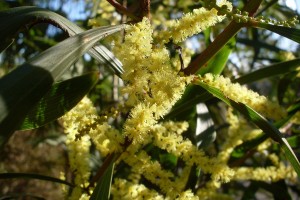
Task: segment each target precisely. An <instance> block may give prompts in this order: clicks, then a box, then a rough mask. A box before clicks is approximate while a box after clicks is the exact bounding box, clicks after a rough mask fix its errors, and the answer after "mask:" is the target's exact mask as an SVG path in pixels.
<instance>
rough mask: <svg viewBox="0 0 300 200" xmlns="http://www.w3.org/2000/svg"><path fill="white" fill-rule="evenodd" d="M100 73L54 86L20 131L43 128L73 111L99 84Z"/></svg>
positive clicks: (37, 105) (32, 111) (93, 73)
mask: <svg viewBox="0 0 300 200" xmlns="http://www.w3.org/2000/svg"><path fill="white" fill-rule="evenodd" d="M97 80H98V72H90V73H88V74H85V75H82V76H79V77H75V78H72V79H69V80H66V81H62V82H59V83H56V84H54V85H53V86H52V87H51V89H50V90H49V91H48V92H47V93H46V95H45V96H44V97H43V98H42V99H41V100H40V101H39V102H38V103H37V104H36V105H35V107H34V108H33V109H31V110H30V112H29V113H28V114H27V116H26V118H25V120H24V121H23V124H22V125H21V127H20V128H19V130H28V129H34V128H38V127H41V126H43V125H45V124H47V123H49V122H52V121H54V120H56V119H57V118H59V117H61V116H63V115H64V114H65V113H66V112H68V111H69V110H71V109H72V108H73V107H74V106H75V105H76V104H77V103H78V102H79V101H80V100H81V99H82V98H83V97H84V96H85V95H86V94H87V93H88V92H89V91H90V90H91V89H92V87H93V86H94V85H95V84H96V83H97Z"/></svg>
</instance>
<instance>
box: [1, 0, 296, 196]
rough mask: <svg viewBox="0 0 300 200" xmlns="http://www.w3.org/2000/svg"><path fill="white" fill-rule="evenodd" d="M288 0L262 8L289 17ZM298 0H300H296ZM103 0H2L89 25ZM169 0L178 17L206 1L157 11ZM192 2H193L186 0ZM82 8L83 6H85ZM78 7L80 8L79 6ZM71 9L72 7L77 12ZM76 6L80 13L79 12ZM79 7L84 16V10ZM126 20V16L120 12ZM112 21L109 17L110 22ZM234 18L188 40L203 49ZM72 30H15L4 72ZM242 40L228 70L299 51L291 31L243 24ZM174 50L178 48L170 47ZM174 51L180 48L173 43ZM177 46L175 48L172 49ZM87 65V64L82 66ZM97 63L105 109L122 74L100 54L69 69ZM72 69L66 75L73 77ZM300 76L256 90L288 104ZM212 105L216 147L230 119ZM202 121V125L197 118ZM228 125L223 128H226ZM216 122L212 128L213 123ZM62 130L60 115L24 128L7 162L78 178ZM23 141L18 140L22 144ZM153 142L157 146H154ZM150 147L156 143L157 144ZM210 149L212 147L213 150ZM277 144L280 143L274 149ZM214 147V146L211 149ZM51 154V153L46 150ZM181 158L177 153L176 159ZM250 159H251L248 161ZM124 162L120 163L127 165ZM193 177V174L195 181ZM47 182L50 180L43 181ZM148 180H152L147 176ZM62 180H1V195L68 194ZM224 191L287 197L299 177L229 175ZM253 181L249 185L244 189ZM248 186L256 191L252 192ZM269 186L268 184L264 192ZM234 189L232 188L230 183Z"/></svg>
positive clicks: (6, 166) (98, 92) (10, 167)
mask: <svg viewBox="0 0 300 200" xmlns="http://www.w3.org/2000/svg"><path fill="white" fill-rule="evenodd" d="M245 2H246V1H244V0H236V1H233V4H234V5H235V6H236V7H238V8H242V7H243V5H244V4H245ZM287 2H288V1H276V0H275V1H274V0H269V1H264V2H263V4H262V9H261V12H260V13H258V14H260V15H263V16H265V17H266V18H276V19H277V20H287V19H289V18H292V17H293V16H294V15H298V16H299V10H300V8H299V7H298V12H297V11H296V10H295V9H294V8H291V7H289V6H287V4H286V3H287ZM291 2H292V1H291ZM294 2H296V3H297V4H298V6H299V2H297V1H294ZM98 3H99V1H89V0H86V1H83V0H78V1H76V0H65V1H43V0H40V1H39V0H32V1H30V0H25V1H21V0H19V1H12V0H10V1H8V0H7V1H1V2H0V10H3V9H6V8H12V7H17V6H25V5H36V6H39V7H44V8H47V9H50V10H53V11H55V12H57V13H59V14H60V15H62V16H65V17H67V18H69V19H72V20H74V21H76V23H77V24H78V25H79V26H81V27H84V28H86V29H88V28H90V27H89V26H88V20H89V19H90V18H93V17H97V16H98V17H100V18H101V13H98V12H97V10H98V9H99V8H98V7H97V5H98ZM127 3H128V6H129V7H130V6H132V7H133V6H134V5H135V4H136V1H134V0H128V1H127ZM161 4H163V5H166V6H165V9H164V10H163V11H162V12H161V13H160V14H161V15H164V16H165V17H166V18H178V17H180V16H181V15H182V13H183V12H190V11H191V10H192V9H194V8H196V7H199V4H200V3H199V2H197V1H195V2H194V4H190V1H184V0H179V1H171V0H170V1H167V0H165V1H155V0H153V1H152V4H151V10H153V11H155V10H156V9H157V8H158V6H159V5H161ZM186 4H188V5H189V6H186ZM79 8H82V9H79ZM74 10H75V11H74ZM70 11H72V12H70ZM76 11H77V13H76ZM79 15H80V17H78V16H79ZM120 20H121V19H120ZM106 23H107V22H106ZM226 23H227V22H224V23H222V24H219V25H217V26H215V27H213V28H211V30H210V31H206V32H204V33H201V34H199V35H196V36H193V37H192V38H190V39H189V40H188V41H187V43H186V44H185V45H184V46H183V48H186V47H190V48H192V49H193V50H195V51H196V52H201V51H202V50H203V49H205V47H206V45H207V44H208V43H209V42H210V41H211V39H213V38H214V37H215V36H216V35H217V33H219V32H220V31H221V30H222V29H223V28H224V27H225V24H226ZM66 37H67V34H66V33H64V32H63V31H61V30H59V29H58V28H57V27H54V26H52V25H48V24H38V25H36V26H34V27H28V30H26V31H22V32H21V33H19V35H18V37H16V38H17V39H16V41H15V42H14V43H12V44H11V45H10V46H9V47H8V48H7V49H6V50H5V51H4V52H3V53H1V54H0V63H1V64H0V66H1V67H0V75H4V74H5V73H7V72H9V71H11V70H12V69H14V68H15V67H16V66H18V65H20V64H22V63H23V62H24V61H25V60H28V59H29V58H31V57H33V56H34V55H37V54H38V53H39V52H42V51H43V50H45V49H47V48H49V47H51V46H53V45H54V44H56V43H58V42H59V41H62V40H63V39H65V38H66ZM235 40H236V41H235V42H236V45H233V46H232V48H233V49H232V50H233V52H232V54H231V56H230V59H229V60H228V63H227V65H228V67H227V68H225V71H224V72H223V73H224V74H225V75H226V76H228V77H231V78H237V77H239V76H240V75H243V74H247V73H249V72H251V71H254V70H257V69H260V68H263V67H264V66H266V65H269V64H271V63H275V62H280V61H285V60H286V59H287V56H288V55H291V54H290V53H292V54H293V55H294V56H295V57H299V56H300V55H299V49H300V46H299V45H298V44H296V43H294V42H292V41H290V40H288V39H283V38H282V37H280V36H279V35H277V34H274V33H272V32H270V31H266V30H262V29H253V28H244V29H242V31H240V32H239V34H238V35H237V36H236V38H235ZM171 51H172V50H171ZM173 51H174V50H173ZM173 54H175V51H174V52H173ZM83 66H84V67H83ZM91 69H97V70H100V72H101V78H100V79H99V81H98V83H97V85H96V87H95V88H94V89H93V90H92V91H91V92H90V94H89V96H90V97H91V99H92V100H93V101H94V103H95V105H96V106H98V108H101V110H105V109H107V108H109V107H110V106H111V105H114V104H115V103H116V101H118V95H117V93H116V92H114V91H116V88H117V87H118V85H119V83H118V79H117V78H116V77H114V76H113V75H111V74H110V73H109V72H107V71H106V70H104V68H103V66H100V65H99V64H98V63H97V62H95V61H94V60H93V59H91V58H90V56H88V55H85V56H83V57H82V58H80V59H79V60H78V61H77V63H76V64H74V66H73V67H72V68H71V69H70V71H69V72H68V73H67V75H66V77H73V76H76V75H78V74H81V73H82V72H83V71H90V70H91ZM66 77H65V78H66ZM299 83H300V81H299V77H297V76H296V74H287V75H285V76H282V77H281V78H280V79H278V78H276V79H275V78H271V79H268V80H262V81H259V82H256V83H254V84H251V85H250V87H251V88H252V89H254V90H255V91H259V92H260V93H261V94H265V95H266V96H268V97H269V98H271V99H278V101H279V102H280V103H282V104H283V105H288V104H289V103H291V102H294V101H296V100H297V99H299V96H300V90H299ZM209 105H211V106H209V108H210V109H209V112H210V114H211V116H213V119H212V120H213V122H214V124H215V126H216V127H221V128H220V129H217V130H214V129H212V130H211V132H213V131H216V132H217V135H218V136H220V137H217V139H216V140H215V141H214V146H215V148H216V149H217V148H218V144H219V143H221V142H222V136H221V135H222V134H221V133H222V131H224V127H225V128H226V121H225V120H224V118H222V115H220V114H219V113H220V109H219V108H220V107H221V106H222V105H220V104H219V103H217V104H216V102H214V101H212V102H209ZM195 126H196V125H195ZM222 127H223V128H222ZM299 128H300V127H299V126H296V125H294V126H293V127H290V129H289V130H287V132H288V133H289V134H290V135H296V136H298V135H299V134H300V129H299ZM208 130H209V129H208ZM63 137H64V136H63V134H62V128H61V125H60V124H59V123H58V122H53V123H51V124H49V125H47V126H45V127H43V128H40V129H38V130H35V131H33V133H32V132H18V133H17V134H15V135H14V137H12V138H11V139H10V142H9V144H8V145H6V148H5V151H4V153H3V155H4V156H1V163H0V169H1V171H3V172H28V173H29V172H35V173H40V174H46V175H49V176H53V177H59V176H60V174H59V172H60V171H64V172H65V173H66V174H67V175H68V178H69V179H70V180H72V174H71V172H70V171H69V169H68V165H67V160H68V158H67V156H66V149H65V147H64V144H63ZM186 137H189V138H191V139H192V141H194V142H195V143H197V142H199V140H200V139H199V137H196V136H195V135H186ZM295 143H296V144H295V145H294V146H293V147H294V150H295V152H296V154H297V155H299V153H300V151H299V139H297V140H296V142H295ZM16 144H18V145H16ZM149 148H150V147H149ZM150 149H151V148H150ZM91 151H92V152H93V157H92V159H91V165H92V166H93V167H94V169H95V171H96V169H97V168H99V166H101V164H102V163H101V156H100V155H99V153H98V152H97V151H96V150H95V149H92V150H91ZM208 151H211V149H210V150H208ZM276 151H278V149H276V148H275V147H274V152H276ZM211 153H212V154H213V150H212V151H211ZM45 154H46V155H47V156H45ZM151 154H152V155H151V156H152V157H153V158H154V159H157V160H160V161H161V162H162V164H163V166H164V167H165V168H167V169H171V170H172V169H173V168H174V160H172V159H175V158H173V157H172V155H169V156H168V155H166V153H165V152H162V151H160V150H158V149H157V151H155V149H154V150H153V149H151ZM176 162H177V161H176ZM252 162H253V163H252V164H253V165H255V163H256V164H257V166H260V165H261V164H262V163H263V165H265V166H266V165H268V162H269V161H261V160H255V157H254V158H253V160H252ZM244 164H245V165H246V163H244ZM121 167H123V168H124V169H123V170H121V171H120V172H119V174H117V175H116V176H120V177H122V176H124V174H126V166H122V165H121ZM121 167H120V168H121ZM192 181H194V180H191V182H192ZM41 183H43V184H41ZM144 184H145V185H151V184H150V183H148V182H147V181H146V180H145V182H144ZM59 187H60V185H58V184H54V183H51V182H46V183H45V182H43V181H35V180H17V181H16V180H7V181H3V180H0V194H1V195H2V196H5V195H10V194H29V193H30V194H34V195H35V194H37V195H38V196H42V197H43V198H45V199H61V198H63V197H62V193H59V192H57V191H59V189H58V188H59ZM223 188H224V191H226V190H230V188H237V189H238V190H239V192H240V196H242V199H251V198H254V197H255V196H253V195H255V193H256V192H258V193H259V195H258V196H256V197H255V198H259V199H262V198H274V199H283V198H282V197H288V196H289V195H288V194H287V192H286V191H288V189H289V190H290V191H293V192H292V193H293V194H295V195H296V196H300V192H299V191H300V190H299V185H291V184H288V183H285V182H284V181H279V182H277V183H272V184H271V183H270V184H269V183H262V182H257V181H248V182H247V183H244V182H243V183H236V182H234V183H228V184H226V185H224V187H223ZM246 189H247V191H246V192H244V191H245V190H246ZM248 191H249V192H248ZM262 191H263V192H262ZM227 192H228V193H230V191H227Z"/></svg>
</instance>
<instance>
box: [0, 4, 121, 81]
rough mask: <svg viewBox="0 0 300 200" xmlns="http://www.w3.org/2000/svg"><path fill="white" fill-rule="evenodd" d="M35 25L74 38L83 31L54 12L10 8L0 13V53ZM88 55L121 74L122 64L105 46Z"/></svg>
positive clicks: (29, 8)
mask: <svg viewBox="0 0 300 200" xmlns="http://www.w3.org/2000/svg"><path fill="white" fill-rule="evenodd" d="M37 23H49V24H53V25H55V26H57V27H59V28H61V29H62V30H63V31H65V32H67V33H68V34H69V36H74V35H76V34H78V33H81V32H83V31H85V30H84V29H82V28H80V27H79V26H77V25H76V24H74V23H73V22H71V21H69V20H68V19H66V18H64V17H63V16H61V15H58V14H56V13H54V12H51V11H49V10H46V9H43V8H37V7H33V6H23V7H16V8H11V9H8V10H4V11H1V12H0V38H2V39H3V41H2V42H1V43H0V52H1V51H2V50H4V49H5V48H7V46H9V45H10V44H11V43H12V42H13V40H14V37H15V36H16V33H17V32H18V31H20V30H22V29H24V28H27V27H31V26H32V25H34V24H37ZM89 54H90V55H91V56H92V57H94V58H95V59H96V60H98V61H99V62H100V63H103V64H105V65H106V66H109V67H110V69H111V70H112V71H113V72H114V73H115V74H117V75H118V76H120V75H121V74H122V73H123V68H122V63H121V62H120V61H119V60H118V59H117V58H116V57H115V56H114V55H113V53H111V52H110V51H109V50H108V49H107V48H106V47H105V46H103V45H97V46H95V47H93V48H91V49H90V50H89Z"/></svg>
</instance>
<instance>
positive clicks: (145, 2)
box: [140, 0, 150, 19]
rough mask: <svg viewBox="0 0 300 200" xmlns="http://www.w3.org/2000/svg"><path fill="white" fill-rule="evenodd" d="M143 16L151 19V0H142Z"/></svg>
mask: <svg viewBox="0 0 300 200" xmlns="http://www.w3.org/2000/svg"><path fill="white" fill-rule="evenodd" d="M140 8H141V12H142V17H147V18H148V19H150V0H140Z"/></svg>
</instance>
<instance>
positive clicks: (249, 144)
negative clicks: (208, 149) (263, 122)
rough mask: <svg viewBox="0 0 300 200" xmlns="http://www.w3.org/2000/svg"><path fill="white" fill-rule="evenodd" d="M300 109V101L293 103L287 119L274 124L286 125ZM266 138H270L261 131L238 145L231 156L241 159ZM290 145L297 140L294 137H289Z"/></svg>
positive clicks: (278, 125)
mask: <svg viewBox="0 0 300 200" xmlns="http://www.w3.org/2000/svg"><path fill="white" fill-rule="evenodd" d="M299 110H300V102H295V103H294V104H293V105H291V106H290V107H289V108H288V116H287V117H286V118H285V119H282V120H280V121H278V122H276V123H275V124H274V126H275V127H276V128H277V129H279V128H281V127H282V126H283V125H285V124H286V123H287V122H288V121H289V120H290V119H291V118H292V117H293V116H294V114H296V113H297V112H298V111H299ZM266 139H268V135H266V134H263V133H261V134H260V135H259V136H257V137H256V138H254V139H252V140H249V141H245V142H243V144H241V145H239V146H237V147H236V148H235V149H234V151H233V152H232V154H231V157H232V158H233V159H239V158H241V157H243V156H244V155H245V154H246V153H247V152H249V151H250V150H251V149H253V148H255V147H256V146H258V145H259V144H261V143H262V142H264V141H265V140H266ZM287 140H288V142H289V144H290V145H292V144H294V143H295V140H293V138H292V137H290V138H287ZM290 142H291V143H290Z"/></svg>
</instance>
